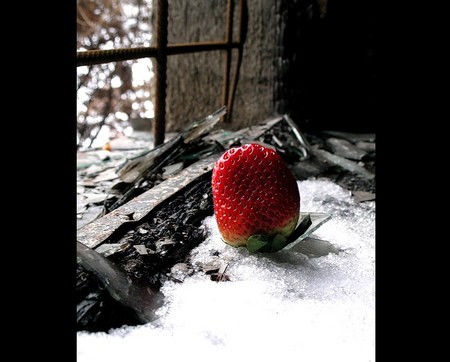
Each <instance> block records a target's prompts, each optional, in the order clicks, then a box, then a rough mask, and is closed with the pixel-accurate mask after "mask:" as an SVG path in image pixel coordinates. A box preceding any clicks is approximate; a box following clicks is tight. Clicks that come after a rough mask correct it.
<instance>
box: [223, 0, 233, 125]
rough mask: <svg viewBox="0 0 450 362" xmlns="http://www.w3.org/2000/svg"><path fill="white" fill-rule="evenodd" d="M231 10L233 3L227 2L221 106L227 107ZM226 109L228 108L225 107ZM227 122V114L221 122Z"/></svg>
mask: <svg viewBox="0 0 450 362" xmlns="http://www.w3.org/2000/svg"><path fill="white" fill-rule="evenodd" d="M233 8H234V1H233V0H228V2H227V20H226V32H225V43H226V44H227V45H228V46H227V49H226V53H225V69H224V77H223V88H222V104H223V105H227V106H228V103H229V99H230V71H231V52H232V48H231V41H232V37H233ZM227 108H228V107H227ZM228 120H229V118H228V114H225V115H224V116H223V117H222V119H221V121H222V122H227V121H228Z"/></svg>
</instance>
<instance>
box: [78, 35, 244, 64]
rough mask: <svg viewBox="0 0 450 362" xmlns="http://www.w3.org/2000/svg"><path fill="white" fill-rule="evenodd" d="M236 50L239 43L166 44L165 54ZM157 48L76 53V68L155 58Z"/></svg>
mask: <svg viewBox="0 0 450 362" xmlns="http://www.w3.org/2000/svg"><path fill="white" fill-rule="evenodd" d="M230 47H231V48H233V49H237V48H239V47H240V43H239V42H236V41H232V42H231V43H228V42H225V41H208V42H198V43H181V44H167V48H166V54H167V55H177V54H188V53H198V52H207V51H213V50H227V49H228V48H230ZM157 51H158V48H157V47H135V48H121V49H108V50H88V51H79V52H77V67H81V66H84V65H94V64H104V63H110V62H119V61H124V60H132V59H140V58H156V54H157Z"/></svg>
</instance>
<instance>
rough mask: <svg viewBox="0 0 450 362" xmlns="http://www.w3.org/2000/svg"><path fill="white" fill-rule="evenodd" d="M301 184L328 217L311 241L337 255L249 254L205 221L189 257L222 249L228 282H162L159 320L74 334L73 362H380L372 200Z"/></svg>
mask: <svg viewBox="0 0 450 362" xmlns="http://www.w3.org/2000/svg"><path fill="white" fill-rule="evenodd" d="M298 184H299V190H300V195H301V204H300V205H301V211H305V212H308V211H311V212H326V213H329V214H331V215H332V219H331V220H330V221H328V222H327V223H325V224H324V225H323V226H321V227H320V228H319V229H317V230H316V231H315V232H314V233H313V235H312V236H314V237H316V238H319V239H323V240H327V241H329V242H331V243H332V244H333V245H334V246H335V247H337V248H338V249H340V250H341V252H340V253H339V254H329V255H327V256H324V257H320V258H314V259H308V258H307V257H306V256H304V255H302V254H299V253H295V252H292V251H280V252H278V253H273V254H255V255H249V254H248V252H247V250H246V249H244V248H237V249H236V248H233V247H231V246H228V245H226V244H225V243H223V242H222V241H221V240H220V237H219V234H218V230H217V226H216V224H215V219H214V217H208V218H207V219H205V221H204V224H205V226H206V227H207V228H208V230H209V231H210V237H208V239H207V240H206V241H205V242H204V243H202V244H201V245H200V246H198V247H197V248H196V249H194V250H193V251H192V256H193V260H194V262H195V261H197V262H208V261H209V260H214V258H216V260H217V257H215V256H213V255H212V251H219V252H220V260H221V261H222V262H224V263H228V267H227V269H226V272H225V273H226V274H227V275H228V276H229V277H230V281H228V282H213V281H211V280H210V278H209V276H208V275H205V274H204V273H202V272H199V273H195V274H194V275H193V276H191V277H188V278H186V279H185V280H184V282H183V283H175V282H167V283H165V285H164V286H163V292H164V294H165V296H166V302H165V304H164V306H163V307H161V308H160V310H158V313H159V315H160V318H159V319H158V320H157V321H155V322H152V323H149V324H146V325H143V326H134V327H129V326H125V327H122V328H119V329H115V330H111V331H109V333H87V332H78V333H77V350H78V352H77V361H78V362H85V361H108V362H113V361H124V360H127V361H144V360H145V361H150V360H155V361H156V360H160V361H177V360H178V361H179V360H181V359H183V360H189V361H191V360H192V361H208V362H216V361H233V360H234V361H243V360H245V358H247V357H248V358H251V360H252V361H256V360H260V361H266V360H273V359H276V360H277V361H280V360H281V359H282V358H287V359H289V360H292V361H294V360H295V361H302V362H313V361H321V362H323V361H333V362H338V361H345V362H353V361H354V362H363V361H375V202H374V201H370V202H365V203H357V202H356V201H354V200H353V199H352V197H351V195H350V193H349V192H348V191H346V190H344V189H342V188H341V187H340V186H338V185H336V184H334V183H332V182H331V181H319V180H307V181H302V182H299V183H298ZM247 360H249V359H247Z"/></svg>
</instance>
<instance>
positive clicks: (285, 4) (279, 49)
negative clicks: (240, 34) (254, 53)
mask: <svg viewBox="0 0 450 362" xmlns="http://www.w3.org/2000/svg"><path fill="white" fill-rule="evenodd" d="M278 6H279V9H278V13H279V14H280V15H279V17H278V19H277V45H276V59H275V67H276V69H277V72H276V73H277V79H276V81H275V89H274V94H275V110H276V111H277V113H280V114H282V113H288V114H290V115H291V117H292V118H293V119H294V120H295V121H296V122H297V123H299V124H300V125H301V126H302V127H303V128H305V129H309V130H323V129H334V130H343V131H349V132H374V131H375V123H376V118H375V117H376V114H375V111H376V94H375V81H376V67H375V55H376V52H375V25H376V22H375V20H376V19H375V8H374V6H373V4H372V3H371V1H367V0H359V1H342V0H328V2H327V6H326V12H325V13H324V14H321V13H320V9H319V7H318V5H317V3H316V1H314V0H293V1H279V2H278Z"/></svg>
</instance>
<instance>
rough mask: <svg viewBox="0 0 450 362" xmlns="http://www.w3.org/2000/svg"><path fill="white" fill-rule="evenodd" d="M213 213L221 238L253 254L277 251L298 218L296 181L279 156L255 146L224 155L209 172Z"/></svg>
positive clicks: (252, 144) (298, 199) (292, 230)
mask: <svg viewBox="0 0 450 362" xmlns="http://www.w3.org/2000/svg"><path fill="white" fill-rule="evenodd" d="M212 192H213V201H214V214H215V217H216V221H217V225H218V228H219V231H220V234H221V236H222V239H223V241H224V242H226V243H227V244H230V245H233V246H246V247H247V248H249V250H251V251H252V252H253V251H258V250H259V251H264V250H269V251H277V250H280V249H281V248H282V247H284V245H286V244H285V241H284V240H287V239H288V238H289V236H290V235H291V234H292V233H293V232H294V230H295V227H296V225H297V222H298V219H299V215H300V193H299V190H298V186H297V181H296V179H295V177H294V175H293V174H292V172H291V171H290V170H289V168H288V167H287V165H286V163H285V162H284V160H283V159H282V158H281V156H280V155H279V154H278V153H276V152H275V151H274V150H273V149H270V148H267V147H264V146H262V145H259V144H256V143H250V144H245V145H242V146H240V147H234V148H231V149H229V150H228V151H226V152H225V153H224V154H223V155H222V157H220V158H219V159H218V160H217V161H216V163H215V165H214V168H213V174H212Z"/></svg>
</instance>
